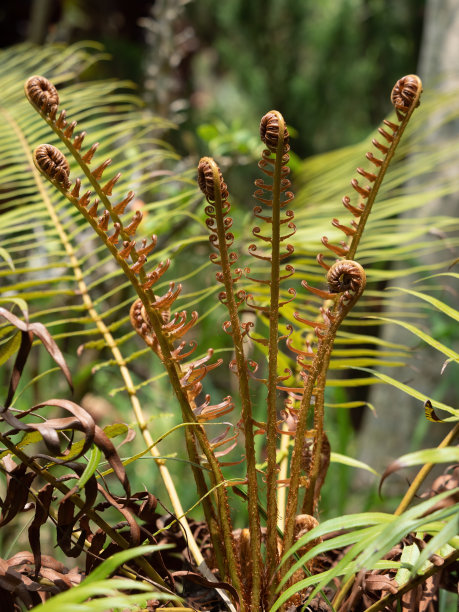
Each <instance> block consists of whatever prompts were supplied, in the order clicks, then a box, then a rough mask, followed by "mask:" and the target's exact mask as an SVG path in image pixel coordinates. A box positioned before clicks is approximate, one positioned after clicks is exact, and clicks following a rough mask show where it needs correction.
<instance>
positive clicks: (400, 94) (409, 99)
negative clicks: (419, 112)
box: [390, 74, 422, 121]
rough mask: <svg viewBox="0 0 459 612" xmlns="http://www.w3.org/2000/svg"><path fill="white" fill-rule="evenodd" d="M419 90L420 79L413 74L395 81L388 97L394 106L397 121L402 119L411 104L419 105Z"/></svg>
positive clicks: (420, 86)
mask: <svg viewBox="0 0 459 612" xmlns="http://www.w3.org/2000/svg"><path fill="white" fill-rule="evenodd" d="M421 91H422V84H421V80H420V78H419V77H418V76H417V75H415V74H409V75H407V76H404V77H402V78H401V79H399V80H398V81H397V82H396V83H395V85H394V88H393V90H392V93H391V96H390V99H391V102H392V104H393V105H394V106H395V109H396V112H397V117H398V119H399V121H401V120H402V119H404V117H405V115H406V113H407V112H408V111H409V110H410V108H411V107H412V106H413V105H415V106H416V107H417V106H419V94H420V93H421Z"/></svg>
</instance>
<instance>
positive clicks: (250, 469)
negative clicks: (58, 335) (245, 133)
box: [198, 157, 261, 605]
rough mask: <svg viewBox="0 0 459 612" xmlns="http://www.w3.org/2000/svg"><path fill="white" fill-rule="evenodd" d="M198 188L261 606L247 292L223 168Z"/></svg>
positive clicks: (210, 167) (201, 177) (213, 167)
mask: <svg viewBox="0 0 459 612" xmlns="http://www.w3.org/2000/svg"><path fill="white" fill-rule="evenodd" d="M198 185H199V187H200V189H201V191H202V192H203V194H204V195H205V197H206V200H207V202H208V206H206V208H205V212H206V215H207V219H206V225H207V227H208V229H209V231H210V237H209V240H210V243H211V245H212V246H213V247H214V248H215V249H217V250H218V252H219V255H217V254H216V253H212V254H211V255H210V260H211V261H212V262H213V263H214V264H216V265H218V266H219V268H220V271H218V272H217V274H216V278H217V281H218V282H220V283H222V284H223V286H224V288H225V290H224V291H221V292H220V293H219V299H220V301H221V302H222V303H223V304H224V305H225V306H226V308H227V309H228V314H229V317H230V319H229V321H225V323H224V324H223V329H224V330H225V331H226V332H227V333H228V334H230V335H231V337H232V340H233V345H234V352H235V359H234V360H233V361H234V363H235V366H236V368H235V371H236V373H237V376H238V384H239V396H240V398H241V408H242V419H241V421H242V428H243V430H244V439H245V451H246V457H247V480H248V483H249V486H248V511H249V523H250V529H251V533H252V538H253V540H252V541H253V543H254V546H253V549H252V557H251V560H252V571H253V581H252V591H251V600H252V602H255V605H258V602H259V601H260V589H261V555H260V548H261V530H260V519H259V514H258V485H257V473H256V462H255V444H254V433H253V418H252V402H251V399H250V389H249V381H248V367H247V363H246V358H245V355H244V346H243V338H244V335H245V334H246V331H245V330H244V328H243V326H242V325H241V322H240V319H239V315H238V308H239V306H240V304H241V303H242V302H243V300H244V298H245V292H244V291H242V290H241V291H238V292H235V290H234V285H235V284H236V283H237V282H238V280H239V279H240V277H241V270H239V269H237V268H236V269H235V270H234V271H233V270H232V266H233V265H234V264H235V263H236V261H237V259H238V256H237V254H236V253H235V252H234V251H232V252H230V251H229V249H230V247H231V246H232V244H233V242H234V235H233V234H232V233H231V232H230V231H229V230H230V229H231V226H232V223H233V221H232V219H231V217H229V216H228V214H229V211H230V203H229V202H228V196H229V194H228V189H227V186H226V183H225V182H224V180H223V176H222V173H221V170H220V168H219V167H218V166H217V164H216V163H215V161H214V160H213V159H212V158H210V157H204V158H202V159H201V160H200V162H199V165H198Z"/></svg>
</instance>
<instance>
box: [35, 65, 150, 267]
mask: <svg viewBox="0 0 459 612" xmlns="http://www.w3.org/2000/svg"><path fill="white" fill-rule="evenodd" d="M24 89H25V93H26V96H27V98H28V100H29V102H30V103H31V104H32V105H33V106H34V107H35V108H36V109H37V110H38V112H39V113H40V114H41V115H42V116H43V117H44V119H45V120H46V121H47V123H48V124H49V125H50V126H51V127H52V129H53V130H54V131H55V132H56V133H57V135H58V136H59V137H60V139H61V140H62V141H63V142H64V144H65V145H66V146H67V147H68V148H69V150H70V151H71V153H72V155H73V156H74V157H75V159H76V161H77V162H78V164H79V165H80V166H81V168H82V169H83V170H84V171H85V173H86V174H87V175H88V177H89V180H90V183H91V187H92V190H88V191H86V192H85V193H84V194H83V195H80V189H81V185H82V182H81V180H80V179H79V178H77V179H76V181H75V185H74V187H73V189H72V192H71V194H70V195H71V196H72V198H73V200H72V201H73V203H74V204H76V206H77V207H78V208H79V209H80V210H81V208H85V209H87V212H88V213H89V215H90V216H91V217H93V218H96V217H97V216H98V215H99V213H98V211H97V208H98V204H99V203H101V204H102V205H103V206H104V208H105V210H104V211H103V212H102V215H101V216H100V219H99V224H98V227H99V228H100V229H102V230H104V231H105V230H107V229H108V227H109V219H110V218H111V220H112V222H113V224H114V227H115V233H114V234H113V236H111V238H110V241H111V243H112V244H116V243H117V241H118V238H121V239H122V240H123V249H129V252H130V253H131V259H132V262H133V266H132V271H133V272H134V273H136V274H137V273H138V272H139V271H140V270H141V268H142V266H143V265H144V263H145V262H146V258H145V257H142V255H144V256H146V254H147V253H146V252H145V250H144V249H145V245H143V247H142V249H140V250H139V249H137V250H136V249H134V248H133V247H134V245H135V242H134V241H132V237H133V236H134V235H135V233H136V231H137V227H138V226H139V224H140V222H141V221H142V212H141V211H136V213H135V214H134V216H133V217H132V218H131V219H130V221H128V222H127V223H124V222H123V221H122V220H121V219H120V215H122V214H124V211H125V209H126V207H127V205H128V204H129V203H130V202H131V201H132V200H133V198H134V195H135V194H134V192H132V191H130V192H129V193H128V194H127V196H126V197H125V198H124V199H123V200H122V201H121V202H119V203H118V204H115V205H114V206H112V204H111V202H110V200H109V196H111V195H112V193H113V188H114V186H115V185H116V183H117V182H118V180H119V179H120V177H121V173H120V172H117V173H116V174H115V175H114V176H112V177H111V178H110V179H109V180H108V181H104V182H101V179H102V178H103V175H104V173H105V171H106V169H107V168H108V166H110V164H111V163H112V160H111V159H110V158H108V159H106V160H104V161H103V162H102V163H100V164H99V165H98V166H97V168H95V169H94V170H92V171H90V169H89V166H90V164H91V162H92V160H93V157H94V155H95V154H96V151H97V149H98V147H99V143H98V142H95V143H94V144H92V145H91V146H90V147H89V148H88V150H87V151H86V152H85V153H82V152H81V148H82V145H83V141H84V139H85V137H86V132H81V133H79V134H78V135H77V136H75V137H74V136H73V133H74V130H75V127H76V125H77V122H76V121H72V122H70V123H69V121H68V117H67V112H66V111H65V109H63V110H62V111H61V112H60V113H59V115H58V114H57V112H58V110H59V94H58V92H57V89H56V88H55V87H54V85H53V84H52V83H51V82H50V81H49V80H48V79H46V78H45V77H42V76H33V77H30V78H29V79H28V80H27V82H26V83H25V86H24ZM43 147H48V149H47V151H45V149H43ZM50 147H51V145H41V147H39V148H38V149H37V152H36V153H37V155H38V156H39V158H40V160H39V159H37V158H36V163H37V165H38V166H39V168H40V170H42V171H43V172H44V174H46V175H47V176H48V178H50V179H51V180H54V181H55V182H57V183H59V184H60V185H61V187H63V188H64V189H68V188H69V186H70V183H69V181H68V170H67V166H66V163H67V162H64V161H62V162H61V163H59V160H60V159H61V156H62V157H63V158H64V159H65V156H63V154H62V153H60V151H59V150H58V149H56V148H55V147H54V148H53V149H52V150H51V149H50ZM54 149H55V150H54ZM47 153H48V157H49V158H50V159H49V161H47V157H46V154H47ZM93 192H95V193H96V195H97V197H96V198H95V199H94V200H93V201H92V205H90V204H91V196H92V194H93ZM126 243H129V244H130V247H128V245H127V244H126ZM150 250H151V249H150ZM125 252H126V251H125V250H124V251H123V255H122V257H123V256H124V253H125Z"/></svg>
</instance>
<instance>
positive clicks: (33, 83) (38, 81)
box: [24, 75, 59, 113]
mask: <svg viewBox="0 0 459 612" xmlns="http://www.w3.org/2000/svg"><path fill="white" fill-rule="evenodd" d="M24 89H25V93H26V96H27V97H28V99H29V100H30V101H31V102H33V104H35V106H37V107H38V108H39V109H41V110H42V111H43V112H45V113H49V112H51V111H52V110H53V109H56V110H57V107H58V106H59V94H58V93H57V89H56V88H55V87H54V85H53V84H52V83H51V81H48V79H45V77H42V76H38V75H35V76H32V77H30V79H27V81H26V83H25V85H24Z"/></svg>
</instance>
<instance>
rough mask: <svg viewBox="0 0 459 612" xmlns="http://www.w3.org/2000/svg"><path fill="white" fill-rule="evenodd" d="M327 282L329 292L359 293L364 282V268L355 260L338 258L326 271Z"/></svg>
mask: <svg viewBox="0 0 459 612" xmlns="http://www.w3.org/2000/svg"><path fill="white" fill-rule="evenodd" d="M327 282H328V288H329V290H330V293H343V292H344V291H352V292H353V293H359V292H360V293H361V292H362V291H363V289H364V287H365V283H366V274H365V270H364V269H363V268H362V266H361V265H360V264H359V263H357V262H356V261H352V260H351V259H340V260H338V261H336V262H335V263H334V264H333V265H332V266H331V268H330V270H329V271H328V272H327Z"/></svg>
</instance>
